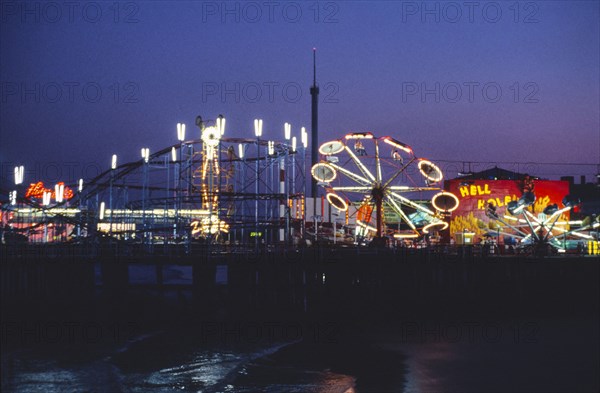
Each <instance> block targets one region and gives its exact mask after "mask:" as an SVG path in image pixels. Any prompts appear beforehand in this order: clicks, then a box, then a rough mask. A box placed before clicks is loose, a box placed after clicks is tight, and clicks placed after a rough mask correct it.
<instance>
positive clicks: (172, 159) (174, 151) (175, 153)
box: [171, 146, 177, 162]
mask: <svg viewBox="0 0 600 393" xmlns="http://www.w3.org/2000/svg"><path fill="white" fill-rule="evenodd" d="M171 161H173V162H175V161H177V150H175V146H173V147H172V148H171Z"/></svg>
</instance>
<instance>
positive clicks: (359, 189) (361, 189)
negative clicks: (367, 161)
mask: <svg viewBox="0 0 600 393" xmlns="http://www.w3.org/2000/svg"><path fill="white" fill-rule="evenodd" d="M331 189H332V190H334V191H349V192H363V193H364V192H366V191H370V190H371V187H368V186H365V187H361V186H357V187H352V186H339V187H331Z"/></svg>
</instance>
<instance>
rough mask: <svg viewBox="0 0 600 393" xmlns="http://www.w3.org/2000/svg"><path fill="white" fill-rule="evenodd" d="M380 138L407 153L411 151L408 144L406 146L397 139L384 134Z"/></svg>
mask: <svg viewBox="0 0 600 393" xmlns="http://www.w3.org/2000/svg"><path fill="white" fill-rule="evenodd" d="M382 139H383V141H384V142H385V143H387V144H388V145H390V146H393V147H396V148H398V149H400V150H403V151H405V152H407V153H412V148H411V147H410V146H408V145H407V144H405V143H402V142H400V141H397V140H395V139H394V138H391V137H389V136H384V137H383V138H382Z"/></svg>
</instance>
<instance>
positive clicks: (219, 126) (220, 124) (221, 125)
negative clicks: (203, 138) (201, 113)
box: [217, 116, 225, 136]
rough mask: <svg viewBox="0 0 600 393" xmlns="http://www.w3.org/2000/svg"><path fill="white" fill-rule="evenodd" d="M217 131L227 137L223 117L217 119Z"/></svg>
mask: <svg viewBox="0 0 600 393" xmlns="http://www.w3.org/2000/svg"><path fill="white" fill-rule="evenodd" d="M217 130H219V133H220V134H221V136H223V135H225V118H224V117H223V116H219V117H218V118H217Z"/></svg>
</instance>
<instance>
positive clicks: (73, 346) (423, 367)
mask: <svg viewBox="0 0 600 393" xmlns="http://www.w3.org/2000/svg"><path fill="white" fill-rule="evenodd" d="M96 270H97V269H96ZM133 270H136V271H137V275H136V278H135V280H137V282H136V284H142V285H143V284H145V283H146V281H145V280H147V279H148V275H145V274H144V273H143V272H141V271H139V270H140V267H136V268H135V269H133ZM142 270H143V269H142ZM177 272H179V273H177ZM592 272H594V270H592ZM169 274H170V276H169ZM169 274H167V276H169V278H168V279H169V280H172V282H174V283H179V284H181V283H185V276H186V275H187V273H186V269H175V272H170V273H169ZM219 274H220V275H221V276H222V274H223V272H222V271H221V272H220V273H217V275H216V276H215V280H216V281H219V282H220V283H221V285H216V286H214V287H211V288H210V289H209V290H206V291H194V290H191V289H185V288H183V289H177V290H154V289H147V288H146V289H139V287H135V286H134V287H129V288H128V289H121V290H120V291H107V290H106V289H96V291H95V292H94V293H91V294H88V295H86V296H81V297H77V296H75V294H71V295H72V296H70V297H69V300H68V301H66V300H65V299H64V298H63V299H45V298H42V297H39V296H37V297H36V296H33V297H32V298H28V299H25V300H23V299H22V300H20V301H19V302H18V303H8V304H7V303H6V302H4V303H3V309H2V337H1V339H2V359H1V373H2V375H1V376H2V379H1V381H2V382H1V387H2V392H111V393H112V392H140V393H141V392H144V393H146V392H148V393H153V392H274V393H275V392H321V393H329V392H336V393H337V392H339V393H350V392H588V391H589V392H593V391H598V389H599V386H600V382H599V377H598V376H599V375H600V373H599V372H598V371H599V370H600V357H599V352H600V339H599V336H600V334H599V331H600V325H599V322H598V321H599V316H598V309H597V299H595V297H594V296H593V295H594V293H595V291H597V290H598V287H597V283H598V281H597V277H593V276H592V277H589V278H588V279H587V281H586V278H585V277H580V276H574V277H576V280H575V281H573V282H571V283H570V284H568V281H569V280H570V278H569V277H571V276H569V275H568V274H567V272H566V271H565V270H564V269H563V268H561V269H558V270H557V273H556V276H551V277H545V276H544V275H541V276H540V275H539V274H537V273H536V274H533V275H531V277H530V278H531V280H530V281H528V285H527V286H526V288H527V289H523V288H521V289H519V288H517V289H519V290H518V291H516V292H518V293H520V295H518V296H508V294H509V292H510V293H513V292H515V288H514V287H513V286H508V287H507V288H509V290H507V291H503V290H502V288H503V287H505V286H507V285H508V284H507V282H506V280H505V279H506V275H504V274H501V275H500V276H502V277H503V278H502V280H500V281H499V282H494V281H493V280H492V281H490V280H489V277H488V278H486V280H487V281H486V285H485V287H486V288H487V289H485V288H483V289H482V288H481V286H480V285H475V286H467V287H463V288H462V289H461V287H460V286H458V283H460V282H462V283H464V282H466V281H465V279H464V275H463V274H458V273H456V274H453V276H455V277H456V278H457V281H453V282H451V283H450V284H449V286H448V287H446V286H444V288H445V289H443V290H440V288H439V287H438V286H435V287H430V286H429V284H427V283H426V281H423V280H421V279H419V278H418V277H417V276H414V275H413V276H411V278H410V280H411V282H412V281H414V280H417V281H419V284H418V285H417V286H416V287H409V288H406V285H408V284H407V282H405V283H401V282H398V286H402V288H397V287H396V286H394V285H392V286H391V287H389V284H386V280H391V281H392V282H393V281H394V280H393V279H392V278H390V277H387V278H386V277H381V276H380V274H381V273H380V272H379V273H377V274H376V275H375V276H373V275H369V274H367V275H365V274H364V272H356V271H355V272H352V273H351V274H349V275H348V276H347V277H346V275H343V277H346V278H348V279H347V280H346V278H343V279H342V277H340V276H339V275H337V274H336V272H335V270H328V271H327V272H326V275H325V273H321V272H320V271H319V272H318V273H314V272H312V273H311V274H308V278H307V274H303V275H301V277H302V278H301V279H300V280H299V281H300V282H301V283H303V284H302V285H300V289H298V288H292V287H293V285H292V287H291V286H290V284H289V283H288V284H286V283H285V282H280V281H281V280H280V279H278V282H279V284H278V285H266V286H265V287H263V288H258V289H257V288H254V290H252V291H248V290H247V288H246V287H244V288H246V289H244V291H243V292H242V293H239V292H238V291H234V290H233V289H232V288H231V287H229V285H230V284H231V279H232V276H231V275H230V276H228V277H229V280H228V279H224V278H223V277H217V276H219ZM528 274H529V273H528ZM425 275H426V276H431V277H432V280H433V282H437V283H439V281H440V279H439V275H440V272H438V271H432V272H426V274H425ZM150 276H151V275H150ZM384 276H385V274H384ZM251 277H254V279H255V282H256V281H260V279H257V278H256V277H258V276H256V274H255V273H252V275H251ZM324 277H325V278H324ZM374 277H379V278H378V279H375V278H374ZM544 277H545V278H544ZM571 278H572V277H571ZM261 279H262V278H261ZM237 280H238V282H243V279H242V278H240V277H238V278H237ZM303 280H304V281H303ZM514 280H515V281H519V280H523V278H522V277H520V278H515V279H514ZM291 281H294V280H293V279H291ZM442 281H443V280H442ZM311 282H312V284H311ZM340 282H342V283H345V284H339V283H340ZM358 282H360V284H358ZM537 282H539V283H540V284H539V285H538V284H534V283H537ZM594 282H595V283H596V284H595V285H596V286H592V287H590V289H589V290H581V288H582V287H584V288H585V287H587V286H589V285H590V283H594ZM336 283H337V284H336ZM508 283H510V281H509V282H508ZM542 283H543V285H542ZM401 284H402V285H401ZM240 285H241V284H240ZM244 285H245V284H244ZM311 285H312V286H313V287H312V288H313V289H312V291H311V290H308V289H302V288H303V287H304V286H308V287H309V288H310V287H311ZM436 285H437V284H436ZM490 288H492V289H493V290H490ZM496 291H499V293H500V295H499V296H496V295H494V296H492V295H490V292H493V293H496ZM3 301H4V300H3Z"/></svg>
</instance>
